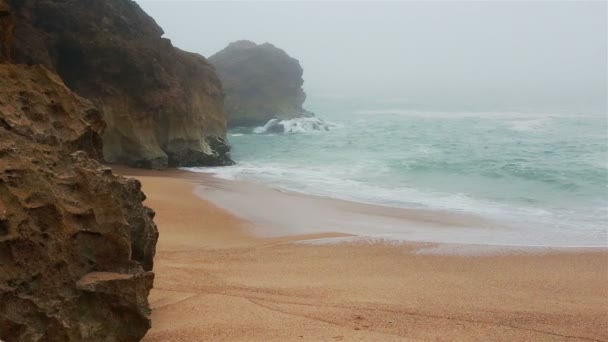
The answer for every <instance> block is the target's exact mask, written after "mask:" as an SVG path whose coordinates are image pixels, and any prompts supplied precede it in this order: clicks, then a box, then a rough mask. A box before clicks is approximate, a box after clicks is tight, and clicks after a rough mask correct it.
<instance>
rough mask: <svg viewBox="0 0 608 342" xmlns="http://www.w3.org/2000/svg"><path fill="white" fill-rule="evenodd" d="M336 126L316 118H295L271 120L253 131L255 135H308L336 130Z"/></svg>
mask: <svg viewBox="0 0 608 342" xmlns="http://www.w3.org/2000/svg"><path fill="white" fill-rule="evenodd" d="M334 127H335V125H334V124H332V123H329V122H327V121H325V120H323V119H319V118H316V117H312V118H295V119H289V120H280V119H271V120H270V121H268V122H267V123H266V124H265V125H264V126H261V127H256V128H254V129H253V133H256V134H264V133H285V134H294V133H308V132H315V131H322V132H323V131H329V130H331V129H332V128H334Z"/></svg>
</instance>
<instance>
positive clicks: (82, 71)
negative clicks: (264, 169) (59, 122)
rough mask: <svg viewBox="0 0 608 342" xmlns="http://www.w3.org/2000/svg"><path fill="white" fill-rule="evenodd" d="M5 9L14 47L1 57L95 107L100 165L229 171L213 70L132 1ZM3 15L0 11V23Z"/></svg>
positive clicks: (25, 1) (25, 4)
mask: <svg viewBox="0 0 608 342" xmlns="http://www.w3.org/2000/svg"><path fill="white" fill-rule="evenodd" d="M8 4H10V5H12V11H13V13H12V16H13V17H14V18H15V24H14V27H13V28H11V29H12V30H14V37H10V39H12V40H13V42H12V43H13V45H14V46H13V47H12V48H11V49H10V51H9V50H7V51H0V53H2V54H5V55H7V54H10V59H11V60H12V61H13V62H15V63H25V64H29V65H37V64H41V65H44V66H45V67H46V68H47V69H49V70H52V71H54V72H56V73H57V74H59V75H60V76H61V78H62V79H63V80H64V82H65V83H66V84H67V86H68V87H69V88H70V89H72V90H73V91H75V92H76V93H77V94H78V95H80V96H83V97H85V98H87V99H89V100H91V101H92V102H93V103H94V104H95V106H96V107H97V108H99V110H100V111H101V113H102V115H103V118H104V120H105V122H106V124H107V128H106V129H105V131H104V133H103V141H104V144H103V149H104V150H103V151H104V156H105V159H106V160H107V161H108V162H110V163H121V164H127V165H130V166H135V167H144V168H156V169H160V168H164V167H167V166H171V167H177V166H205V165H227V164H231V163H232V161H231V160H230V157H229V147H228V144H227V142H226V114H225V112H224V109H223V97H224V95H223V91H222V86H221V83H220V81H219V79H218V78H217V76H216V74H215V71H214V69H213V67H212V66H211V65H210V64H209V63H208V62H207V61H206V59H205V58H204V57H202V56H200V55H197V54H194V53H188V52H185V51H181V50H179V49H177V48H175V47H173V45H172V44H171V41H170V40H168V39H165V38H162V35H163V31H162V29H161V28H160V27H159V26H158V25H157V24H156V22H155V21H154V20H153V19H152V18H150V17H149V16H148V15H147V14H146V13H145V12H144V11H143V10H142V9H141V8H140V7H139V6H138V5H137V4H136V3H135V2H134V1H131V0H104V1H87V0H54V1H39V0H8ZM2 13H3V12H2V7H0V20H1V17H2ZM2 25H4V24H2ZM3 39H4V38H3ZM6 39H9V38H6Z"/></svg>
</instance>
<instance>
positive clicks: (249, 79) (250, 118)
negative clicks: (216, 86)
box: [209, 40, 312, 127]
mask: <svg viewBox="0 0 608 342" xmlns="http://www.w3.org/2000/svg"><path fill="white" fill-rule="evenodd" d="M209 62H211V63H212V64H213V65H214V66H215V68H216V70H217V72H218V75H219V77H220V79H221V80H222V83H223V85H224V91H225V92H226V99H225V102H224V103H225V106H226V111H227V112H228V120H229V125H230V126H232V127H237V126H261V125H264V124H265V123H267V122H268V121H269V120H270V119H291V118H296V117H309V116H312V113H310V112H308V111H306V110H304V109H303V108H302V104H303V103H304V101H305V100H306V94H305V93H304V90H303V89H302V84H303V83H304V80H303V79H302V73H303V71H302V67H301V66H300V63H299V62H298V60H296V59H294V58H292V57H290V56H289V55H287V53H285V51H283V50H281V49H279V48H276V47H275V46H274V45H272V44H269V43H265V44H260V45H257V44H255V43H253V42H250V41H247V40H242V41H237V42H233V43H230V44H229V45H228V46H227V47H226V48H225V49H224V50H222V51H220V52H218V53H216V54H215V55H213V56H211V57H209Z"/></svg>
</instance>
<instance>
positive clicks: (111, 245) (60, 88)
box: [0, 64, 158, 342]
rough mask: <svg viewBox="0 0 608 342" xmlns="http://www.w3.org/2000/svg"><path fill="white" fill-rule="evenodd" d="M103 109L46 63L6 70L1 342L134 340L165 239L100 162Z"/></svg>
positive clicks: (136, 187) (127, 182)
mask: <svg viewBox="0 0 608 342" xmlns="http://www.w3.org/2000/svg"><path fill="white" fill-rule="evenodd" d="M104 127H105V124H104V122H103V120H102V119H101V114H100V112H99V111H98V110H97V109H96V108H95V107H94V105H93V104H92V103H91V102H90V101H88V100H85V99H84V98H81V97H79V96H78V95H76V94H75V93H73V92H72V91H71V90H69V89H68V88H67V87H66V86H65V85H64V84H63V82H62V81H61V79H60V78H59V76H57V75H56V74H54V73H53V72H51V71H49V70H47V69H46V68H45V67H43V66H25V65H14V64H0V340H4V341H6V342H13V341H137V340H139V339H141V338H142V337H143V336H144V334H145V333H146V331H147V330H148V329H149V328H150V319H149V314H150V309H149V305H148V301H147V297H148V293H149V291H150V289H151V288H152V282H153V279H154V274H153V273H152V272H151V270H152V266H153V258H154V254H155V248H156V241H157V239H158V231H157V229H156V226H155V225H154V223H153V221H152V218H153V216H154V212H153V211H152V210H151V209H148V208H146V207H144V206H143V205H142V202H143V200H144V199H145V196H144V194H143V193H142V192H141V185H140V183H139V182H138V181H137V180H134V179H125V178H123V177H119V176H116V175H114V174H113V173H112V170H111V169H109V168H107V167H105V166H103V165H101V164H100V163H99V162H98V161H97V160H96V159H99V158H101V154H102V151H101V149H102V139H101V136H100V134H101V132H102V131H103V129H104Z"/></svg>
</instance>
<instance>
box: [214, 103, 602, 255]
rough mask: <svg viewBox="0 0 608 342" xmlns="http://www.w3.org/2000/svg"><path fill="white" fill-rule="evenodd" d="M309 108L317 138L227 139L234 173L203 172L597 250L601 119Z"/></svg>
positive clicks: (241, 135) (242, 133) (237, 135)
mask: <svg viewBox="0 0 608 342" xmlns="http://www.w3.org/2000/svg"><path fill="white" fill-rule="evenodd" d="M314 109H315V111H316V112H317V116H319V117H321V118H323V119H325V120H326V121H329V122H331V123H333V124H335V126H334V127H333V128H332V129H331V130H330V131H329V132H319V131H312V132H307V133H302V134H253V133H251V130H235V131H232V132H230V134H229V139H230V142H231V144H232V147H233V159H234V160H236V161H237V162H238V165H236V166H233V167H227V168H221V169H220V168H217V169H211V170H205V172H214V173H216V174H217V175H218V176H220V177H224V178H232V179H244V180H250V181H256V182H261V183H264V184H268V185H269V186H272V187H276V188H280V189H287V190H293V191H299V192H304V193H309V194H315V195H322V196H329V197H335V198H341V199H347V200H353V201H358V202H366V203H374V204H380V205H387V206H396V207H408V208H428V209H437V210H447V211H455V212H465V213H471V214H473V215H477V216H482V217H485V218H488V219H491V220H494V221H495V222H498V223H500V224H507V225H511V226H514V227H520V228H521V229H524V230H527V231H529V233H530V236H533V235H534V239H531V241H532V240H533V241H535V243H539V241H541V243H543V242H546V243H547V244H558V245H577V246H578V245H581V246H597V245H600V246H605V245H607V235H606V229H607V226H608V143H607V132H608V121H607V120H606V117H605V116H602V115H591V114H586V113H573V114H552V113H514V112H438V111H434V112H433V111H417V110H408V109H391V108H380V109H378V108H365V107H363V106H361V107H360V108H349V109H342V110H340V109H336V106H334V107H333V108H331V107H329V106H328V107H325V108H323V106H319V107H318V108H314ZM522 236H524V238H523V239H524V240H525V234H524V235H522ZM522 243H526V241H522Z"/></svg>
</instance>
